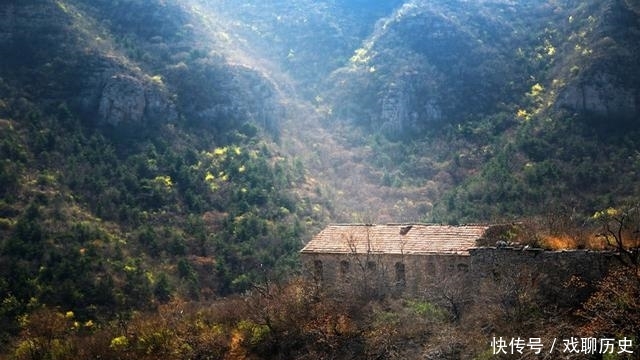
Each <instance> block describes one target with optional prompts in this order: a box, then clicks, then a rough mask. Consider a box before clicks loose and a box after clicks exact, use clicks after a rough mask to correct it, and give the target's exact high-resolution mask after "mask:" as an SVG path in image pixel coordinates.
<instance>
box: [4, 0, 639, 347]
mask: <svg viewBox="0 0 640 360" xmlns="http://www.w3.org/2000/svg"><path fill="white" fill-rule="evenodd" d="M0 8H2V10H3V14H5V16H3V17H1V18H0V48H2V49H3V56H2V59H0V349H2V351H0V358H3V359H4V357H8V358H11V359H13V358H15V359H70V358H97V357H101V358H120V359H129V358H131V359H141V358H149V359H152V358H167V359H172V358H175V359H178V358H181V359H182V358H185V359H186V358H189V359H192V358H267V357H268V358H287V359H288V358H339V357H340V356H342V357H344V358H406V357H411V356H414V357H415V354H418V353H420V354H425V357H427V358H460V357H464V356H463V355H462V354H478V358H483V356H485V355H487V354H488V350H487V348H488V346H489V340H488V339H489V338H490V336H489V335H492V334H497V333H499V332H502V333H503V334H507V335H510V334H514V335H526V334H531V335H534V334H533V333H531V332H537V333H540V334H542V335H544V336H545V337H554V336H556V337H561V336H566V335H567V334H570V335H581V336H582V335H584V336H614V337H616V338H622V337H625V336H626V337H629V338H633V339H634V341H636V339H639V338H640V334H638V328H637V325H636V324H637V323H638V321H637V312H638V303H637V301H634V299H638V286H637V285H638V282H637V281H636V280H637V275H638V274H637V265H638V253H637V247H638V245H637V236H636V235H635V234H637V224H638V223H640V222H639V221H638V219H637V206H635V205H634V204H637V199H636V198H637V196H638V195H639V191H640V190H639V188H638V186H637V184H638V174H640V156H639V149H640V144H639V143H638V140H637V139H639V138H640V137H639V136H638V135H640V134H639V133H638V132H639V130H638V129H637V126H636V124H635V122H636V120H637V118H638V106H639V105H638V102H637V99H638V93H639V91H640V90H638V84H640V71H638V69H637V55H638V53H639V48H638V44H637V33H638V31H639V30H638V29H640V25H639V23H638V18H639V16H638V14H639V11H638V7H637V6H636V5H634V4H632V2H631V1H612V0H611V1H609V0H607V1H589V2H581V1H573V0H572V1H565V2H557V1H543V0H539V1H532V2H509V1H505V2H501V1H491V2H486V1H479V2H468V1H429V2H420V1H406V2H403V1H386V2H380V3H375V4H373V3H367V2H364V1H334V2H326V1H311V0H295V1H275V2H273V1H272V2H258V1H249V2H247V3H246V4H244V5H243V6H238V4H236V3H235V2H210V1H209V2H206V1H192V0H150V1H137V0H118V1H111V0H95V1H89V0H44V1H40V2H39V3H38V5H37V6H36V5H34V4H33V2H29V1H23V2H15V4H8V5H2V6H0ZM141 14H144V15H145V16H141ZM309 39H313V40H312V41H310V40H309ZM625 204H631V205H627V206H625ZM594 214H596V215H594ZM329 221H335V222H338V221H340V222H343V221H358V222H385V221H387V222H397V221H407V222H410V221H428V222H442V223H466V222H496V223H497V222H502V223H507V222H512V221H515V222H517V223H518V224H519V225H513V226H511V227H506V228H505V229H504V230H505V231H504V233H502V234H500V236H501V237H500V239H504V241H509V242H511V241H519V242H521V243H527V244H529V245H532V246H545V247H548V248H554V249H560V248H575V247H579V248H594V249H608V250H612V251H615V252H616V253H617V254H619V255H620V256H621V259H622V260H623V263H624V264H625V265H626V266H625V267H623V268H622V269H621V270H620V271H618V272H614V273H611V274H610V275H609V276H607V277H606V278H605V279H603V280H602V282H601V283H600V284H599V285H598V286H597V288H596V289H591V290H592V295H591V296H590V297H589V299H588V300H587V301H586V302H585V303H584V304H583V306H582V307H581V308H580V309H574V308H571V309H556V308H553V304H543V303H541V302H540V301H539V299H538V298H536V297H535V296H533V295H532V296H529V294H528V293H527V294H526V295H527V296H520V295H522V294H523V293H522V292H518V290H519V289H517V288H513V287H512V288H509V289H506V290H505V289H498V290H500V291H503V292H499V291H498V293H497V295H495V296H493V297H492V296H487V297H483V298H482V297H481V298H478V299H474V301H468V300H469V299H468V297H465V298H464V299H462V300H464V301H458V300H460V299H452V298H450V297H449V298H447V294H446V292H443V293H442V294H440V296H439V297H438V296H431V297H429V296H426V297H425V298H419V299H402V298H400V299H395V298H385V299H377V300H370V299H357V300H353V299H352V300H350V301H339V299H335V298H332V297H331V296H330V295H329V294H323V293H321V292H318V289H316V288H314V287H313V286H311V285H310V284H307V283H306V282H305V281H304V280H298V275H299V274H300V273H301V269H300V265H299V263H298V258H297V253H298V250H299V249H300V248H301V247H302V244H303V243H304V241H305V240H306V239H308V238H309V237H310V236H311V235H313V234H314V233H316V232H317V231H318V230H319V229H320V228H321V227H322V226H323V225H324V224H326V223H327V222H329ZM520 224H522V225H520ZM594 229H599V230H598V231H596V230H594ZM596 234H599V235H601V236H595V235H596ZM521 285H523V284H518V286H521ZM494 290H495V289H494ZM507 290H508V291H507ZM496 291H497V290H496ZM509 291H510V292H509ZM436 295H437V294H436ZM343 300H344V299H343ZM602 313H607V314H610V315H611V317H610V318H609V319H603V318H602V317H601V316H599V314H602ZM550 319H551V320H550ZM625 319H632V320H633V321H631V325H624V324H625V321H626V320H625ZM612 329H613V330H612ZM525 332H526V334H525ZM542 335H541V336H542ZM485 357H486V358H488V357H489V356H485Z"/></svg>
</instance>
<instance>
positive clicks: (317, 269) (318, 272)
mask: <svg viewBox="0 0 640 360" xmlns="http://www.w3.org/2000/svg"><path fill="white" fill-rule="evenodd" d="M322 271H323V269H322V261H320V260H314V261H313V278H314V279H315V280H316V281H321V280H322Z"/></svg>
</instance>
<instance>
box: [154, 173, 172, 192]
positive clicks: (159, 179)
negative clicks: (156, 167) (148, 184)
mask: <svg viewBox="0 0 640 360" xmlns="http://www.w3.org/2000/svg"><path fill="white" fill-rule="evenodd" d="M153 182H155V183H156V184H159V185H162V186H163V187H165V188H166V189H170V188H172V187H173V181H172V180H171V177H170V176H168V175H160V176H156V177H155V178H154V179H153Z"/></svg>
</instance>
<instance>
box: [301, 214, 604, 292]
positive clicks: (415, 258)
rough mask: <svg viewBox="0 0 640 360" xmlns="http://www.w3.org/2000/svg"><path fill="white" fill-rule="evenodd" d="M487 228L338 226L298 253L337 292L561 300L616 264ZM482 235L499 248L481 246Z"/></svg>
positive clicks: (308, 270)
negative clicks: (509, 292)
mask: <svg viewBox="0 0 640 360" xmlns="http://www.w3.org/2000/svg"><path fill="white" fill-rule="evenodd" d="M490 228H492V226H489V225H460V226H453V225H434V224H386V225H375V224H335V225H329V226H327V227H326V228H325V229H323V230H322V231H320V233H318V234H317V235H316V236H314V237H313V238H312V239H311V240H310V241H309V243H307V244H306V246H305V247H304V248H303V249H302V250H301V253H300V257H301V260H302V263H303V268H304V269H305V271H306V275H307V277H308V278H310V279H312V280H313V281H314V282H315V283H316V284H317V285H318V286H319V287H322V288H323V289H325V290H328V291H332V292H334V293H336V294H343V295H355V294H363V293H364V294H366V295H372V296H376V295H382V296H384V295H392V296H398V295H405V296H429V295H430V294H431V295H433V293H434V292H438V291H440V292H441V291H452V292H455V291H458V292H461V293H462V292H464V293H465V294H473V293H478V292H481V291H493V290H491V289H495V288H496V287H500V288H503V289H504V288H511V289H513V288H514V287H516V286H523V287H531V286H534V287H536V289H539V291H540V293H541V295H542V296H544V298H546V299H547V300H550V301H553V302H557V303H561V302H564V301H579V300H580V298H581V294H580V292H585V294H586V293H587V291H588V289H589V286H590V285H593V284H595V283H596V282H597V281H598V280H599V279H601V278H602V277H603V276H604V275H605V274H606V273H607V271H608V270H609V268H610V267H611V266H612V265H615V264H616V261H615V254H614V253H611V252H602V251H589V250H566V251H548V250H543V249H538V248H529V247H527V246H514V247H511V246H507V245H508V244H505V243H504V242H500V241H493V240H492V239H486V238H485V236H486V234H490V233H491V231H488V230H489V229H490ZM480 239H482V240H483V241H482V243H484V244H487V243H489V244H492V243H493V244H496V243H497V244H498V245H499V246H484V247H478V245H477V244H478V240H480ZM572 284H580V285H579V286H578V287H575V288H574V285H572ZM453 295H455V294H453Z"/></svg>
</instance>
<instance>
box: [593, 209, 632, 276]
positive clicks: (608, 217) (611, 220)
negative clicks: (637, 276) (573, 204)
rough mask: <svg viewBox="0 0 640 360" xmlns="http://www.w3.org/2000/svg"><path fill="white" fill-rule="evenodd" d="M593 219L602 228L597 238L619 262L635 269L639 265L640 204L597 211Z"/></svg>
mask: <svg viewBox="0 0 640 360" xmlns="http://www.w3.org/2000/svg"><path fill="white" fill-rule="evenodd" d="M593 219H594V220H595V221H597V222H598V223H600V226H601V227H602V231H601V232H600V233H599V234H598V236H600V237H602V238H603V239H604V240H605V241H606V245H607V246H609V247H611V248H613V249H614V250H615V251H616V252H617V253H618V257H619V259H620V261H621V262H622V263H623V264H624V265H626V266H631V267H633V268H635V269H637V268H638V266H639V265H640V204H634V205H631V206H626V207H622V208H618V209H615V208H608V209H605V210H602V211H598V212H596V213H595V214H594V215H593Z"/></svg>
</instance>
